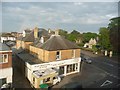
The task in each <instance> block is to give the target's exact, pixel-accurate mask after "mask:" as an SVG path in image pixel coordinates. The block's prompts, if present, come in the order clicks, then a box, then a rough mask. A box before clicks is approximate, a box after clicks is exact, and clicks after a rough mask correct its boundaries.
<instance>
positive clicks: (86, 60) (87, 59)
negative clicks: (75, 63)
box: [82, 57, 92, 64]
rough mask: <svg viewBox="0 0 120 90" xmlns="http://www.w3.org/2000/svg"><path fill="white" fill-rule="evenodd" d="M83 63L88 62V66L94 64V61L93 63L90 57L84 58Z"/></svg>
mask: <svg viewBox="0 0 120 90" xmlns="http://www.w3.org/2000/svg"><path fill="white" fill-rule="evenodd" d="M82 61H84V62H86V63H88V64H91V63H92V61H91V59H90V58H89V57H82Z"/></svg>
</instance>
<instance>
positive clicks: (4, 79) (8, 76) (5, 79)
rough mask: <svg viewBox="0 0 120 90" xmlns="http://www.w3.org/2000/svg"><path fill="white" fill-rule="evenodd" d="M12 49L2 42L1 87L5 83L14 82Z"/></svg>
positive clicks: (0, 47)
mask: <svg viewBox="0 0 120 90" xmlns="http://www.w3.org/2000/svg"><path fill="white" fill-rule="evenodd" d="M12 71H13V69H12V50H11V49H10V48H9V47H8V46H7V45H6V44H3V43H0V87H1V86H2V85H3V84H7V83H12V75H13V72H12Z"/></svg>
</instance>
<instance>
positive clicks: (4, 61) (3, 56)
mask: <svg viewBox="0 0 120 90" xmlns="http://www.w3.org/2000/svg"><path fill="white" fill-rule="evenodd" d="M0 55H1V56H2V57H1V58H0V59H2V62H0V64H3V63H8V58H9V57H8V54H0ZM5 55H6V60H5Z"/></svg>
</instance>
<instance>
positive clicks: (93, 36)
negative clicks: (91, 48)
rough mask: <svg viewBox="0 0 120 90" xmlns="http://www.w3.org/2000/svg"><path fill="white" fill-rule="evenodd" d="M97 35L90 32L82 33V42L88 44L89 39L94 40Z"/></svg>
mask: <svg viewBox="0 0 120 90" xmlns="http://www.w3.org/2000/svg"><path fill="white" fill-rule="evenodd" d="M97 36H98V35H97V33H91V32H87V33H83V42H84V43H86V42H89V40H90V39H91V38H96V37H97Z"/></svg>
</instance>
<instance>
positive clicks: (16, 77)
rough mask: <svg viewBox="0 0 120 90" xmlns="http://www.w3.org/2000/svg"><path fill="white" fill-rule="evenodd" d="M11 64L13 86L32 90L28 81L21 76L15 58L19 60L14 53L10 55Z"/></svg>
mask: <svg viewBox="0 0 120 90" xmlns="http://www.w3.org/2000/svg"><path fill="white" fill-rule="evenodd" d="M12 57H13V59H12V66H13V88H15V90H17V89H23V88H26V89H27V88H28V89H29V90H33V89H32V88H31V86H30V83H29V81H28V80H27V79H26V78H25V77H24V76H23V74H22V73H21V70H19V68H18V67H17V64H16V63H17V60H19V59H18V58H17V57H16V56H15V55H13V56H12Z"/></svg>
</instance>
